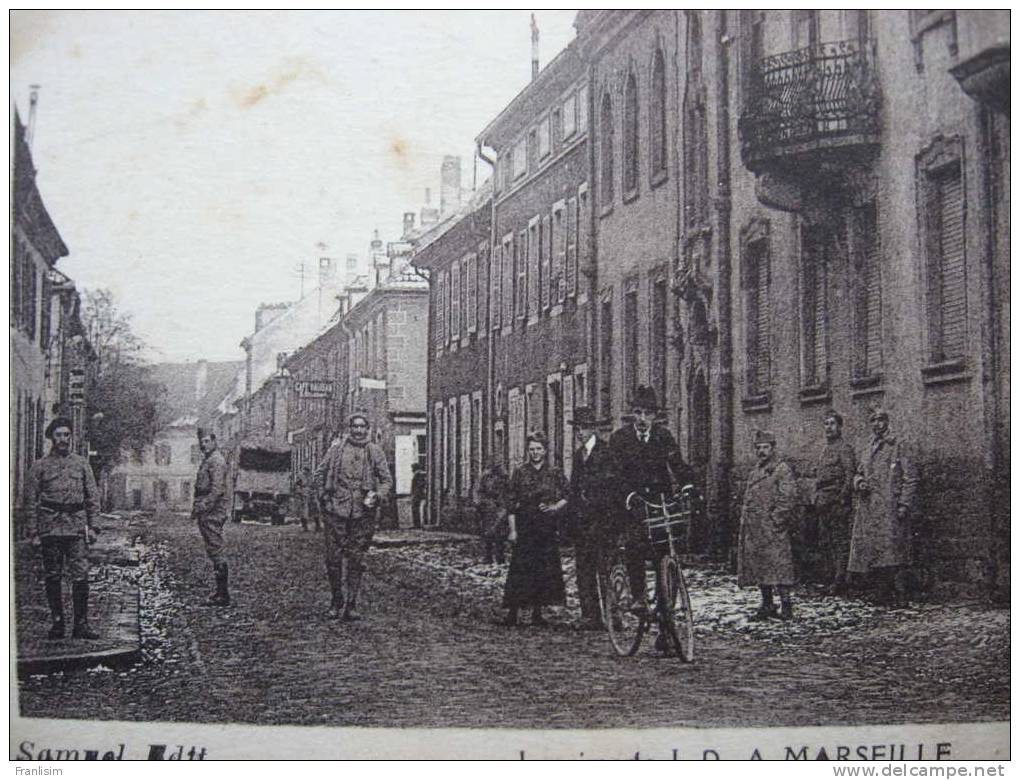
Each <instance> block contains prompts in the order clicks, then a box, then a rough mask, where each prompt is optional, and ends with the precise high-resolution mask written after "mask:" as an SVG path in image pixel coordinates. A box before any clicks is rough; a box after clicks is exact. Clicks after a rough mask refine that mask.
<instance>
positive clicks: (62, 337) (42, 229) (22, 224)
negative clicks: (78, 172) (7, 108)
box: [10, 111, 95, 513]
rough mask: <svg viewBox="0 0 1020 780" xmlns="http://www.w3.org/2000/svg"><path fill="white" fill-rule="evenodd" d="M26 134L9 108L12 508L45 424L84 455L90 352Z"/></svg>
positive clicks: (40, 447)
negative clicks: (57, 425) (67, 427)
mask: <svg viewBox="0 0 1020 780" xmlns="http://www.w3.org/2000/svg"><path fill="white" fill-rule="evenodd" d="M27 136H28V131H27V130H26V128H25V125H24V124H22V122H21V118H20V116H19V115H18V113H17V111H15V115H14V147H13V151H14V171H13V176H14V181H13V187H12V217H13V219H12V221H11V255H10V262H11V274H10V355H11V388H10V389H11V403H10V435H11V497H12V505H13V508H14V510H15V512H16V513H17V512H18V511H20V508H21V506H22V502H23V491H24V484H25V477H26V475H27V473H28V469H29V468H30V467H31V465H32V463H33V462H34V461H35V460H36V459H37V458H39V457H42V455H44V454H45V451H46V442H45V437H44V433H45V430H46V426H47V425H48V424H49V422H50V420H52V419H53V417H54V415H57V414H63V415H67V416H68V417H70V418H71V420H72V421H73V424H74V431H73V433H74V442H75V447H76V448H77V450H78V452H79V453H81V454H87V453H88V427H87V420H86V419H85V404H86V396H87V393H88V389H89V387H90V386H91V381H92V379H93V378H94V377H93V373H94V357H95V355H94V352H93V350H92V348H91V346H90V345H89V343H88V339H87V337H86V334H85V333H84V330H83V328H82V323H81V317H80V311H79V309H80V304H81V301H80V298H79V296H78V293H77V292H76V291H75V288H74V283H73V282H72V281H71V280H70V279H68V278H67V277H66V276H65V275H64V274H62V273H61V272H60V271H58V270H57V269H56V263H57V261H58V260H59V259H60V258H62V257H65V256H66V255H67V254H68V249H67V246H66V245H65V244H64V241H63V239H62V238H61V237H60V233H59V232H58V231H57V228H56V226H55V225H54V224H53V220H52V219H51V217H50V215H49V212H48V211H47V210H46V206H45V205H44V204H43V200H42V196H41V195H40V192H39V188H38V185H37V182H36V170H35V165H34V163H33V161H32V152H31V149H30V148H29V139H28V137H27Z"/></svg>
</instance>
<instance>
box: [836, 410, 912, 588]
mask: <svg viewBox="0 0 1020 780" xmlns="http://www.w3.org/2000/svg"><path fill="white" fill-rule="evenodd" d="M869 422H870V423H871V434H872V435H871V439H870V441H869V442H868V444H867V445H866V447H865V448H864V451H863V452H862V453H861V457H860V463H859V465H858V466H857V474H856V476H855V477H854V492H855V494H856V496H857V506H856V510H855V512H854V525H853V532H852V535H851V537H850V564H849V566H848V569H849V571H851V572H853V573H855V574H872V575H875V576H877V577H878V579H879V582H880V584H881V585H882V589H883V593H882V596H881V599H882V601H883V602H885V603H892V604H894V605H895V606H905V605H906V603H907V580H908V567H909V566H910V563H911V560H912V553H913V550H912V544H911V542H912V539H911V524H910V520H911V514H912V513H913V511H914V508H915V502H916V500H917V486H918V481H919V480H918V475H917V467H916V466H915V464H914V459H913V458H912V457H911V455H910V453H909V452H908V451H907V448H906V446H905V445H904V444H903V442H901V441H900V440H899V439H897V438H896V437H895V436H893V435H892V434H891V433H890V432H889V415H888V413H887V412H886V411H885V410H884V409H881V408H876V409H873V410H872V411H871V414H870V415H869Z"/></svg>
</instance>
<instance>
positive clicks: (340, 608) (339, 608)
mask: <svg viewBox="0 0 1020 780" xmlns="http://www.w3.org/2000/svg"><path fill="white" fill-rule="evenodd" d="M328 574H329V592H330V593H331V594H332V600H331V601H330V604H329V611H328V612H327V613H326V617H327V618H329V619H330V620H339V619H340V618H341V617H342V616H343V613H344V589H343V581H342V580H341V579H340V575H339V574H338V573H337V572H335V571H332V570H330V571H329V572H328Z"/></svg>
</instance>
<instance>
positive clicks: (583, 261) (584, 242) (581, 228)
mask: <svg viewBox="0 0 1020 780" xmlns="http://www.w3.org/2000/svg"><path fill="white" fill-rule="evenodd" d="M577 204H578V217H577V264H578V267H579V268H580V269H586V268H587V267H588V266H589V264H590V263H591V202H590V201H589V199H588V190H583V191H581V192H580V193H578V196H577Z"/></svg>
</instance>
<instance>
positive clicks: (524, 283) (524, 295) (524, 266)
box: [515, 230, 528, 320]
mask: <svg viewBox="0 0 1020 780" xmlns="http://www.w3.org/2000/svg"><path fill="white" fill-rule="evenodd" d="M515 250H516V251H515V256H516V257H517V304H516V311H517V319H519V320H523V319H525V318H526V317H527V316H528V231H527V230H522V231H521V232H520V233H518V234H517V245H516V247H515Z"/></svg>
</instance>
